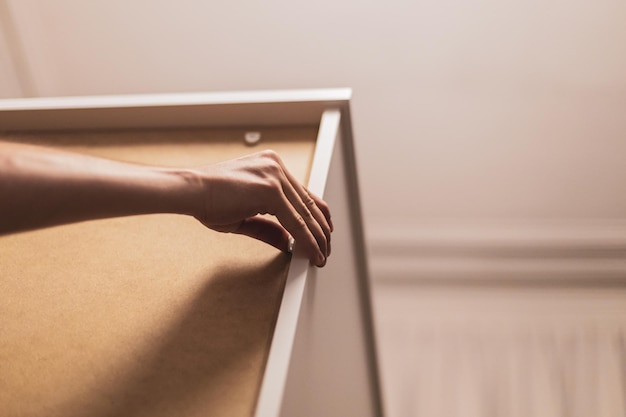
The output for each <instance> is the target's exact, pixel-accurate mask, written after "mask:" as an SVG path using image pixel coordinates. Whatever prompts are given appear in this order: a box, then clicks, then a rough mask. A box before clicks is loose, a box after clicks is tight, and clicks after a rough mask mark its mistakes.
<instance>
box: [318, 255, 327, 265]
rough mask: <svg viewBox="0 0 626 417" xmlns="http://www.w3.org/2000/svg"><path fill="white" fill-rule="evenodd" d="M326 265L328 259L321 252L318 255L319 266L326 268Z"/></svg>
mask: <svg viewBox="0 0 626 417" xmlns="http://www.w3.org/2000/svg"><path fill="white" fill-rule="evenodd" d="M325 263H326V257H325V256H324V255H322V253H321V252H320V253H319V254H318V255H317V266H324V264H325Z"/></svg>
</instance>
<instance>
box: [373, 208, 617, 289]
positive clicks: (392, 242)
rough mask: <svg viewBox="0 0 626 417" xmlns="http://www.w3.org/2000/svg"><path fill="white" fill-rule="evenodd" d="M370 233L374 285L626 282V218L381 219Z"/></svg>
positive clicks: (610, 283) (606, 283)
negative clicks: (535, 219)
mask: <svg viewBox="0 0 626 417" xmlns="http://www.w3.org/2000/svg"><path fill="white" fill-rule="evenodd" d="M366 232H367V241H368V245H369V260H370V272H371V276H372V279H373V281H374V283H375V284H384V283H387V284H391V283H427V282H431V283H433V282H434V283H451V282H454V283H458V282H467V283H481V282H487V283H493V282H501V283H509V284H513V283H535V284H548V283H549V284H559V283H560V284H567V285H569V284H574V283H576V284H584V285H626V219H616V220H558V221H554V220H551V221H547V220H546V221H519V220H515V221H480V222H476V221H472V222H468V221H436V222H429V223H417V222H411V221H408V222H402V223H401V222H398V221H389V222H385V221H380V222H374V223H371V224H369V227H367V229H366Z"/></svg>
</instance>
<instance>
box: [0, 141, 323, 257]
mask: <svg viewBox="0 0 626 417" xmlns="http://www.w3.org/2000/svg"><path fill="white" fill-rule="evenodd" d="M150 213H177V214H185V215H190V216H194V217H196V218H197V219H198V220H200V221H201V222H202V223H203V224H205V225H206V226H207V227H210V228H212V229H215V230H218V231H222V232H232V233H241V234H245V235H248V236H251V237H254V238H256V239H260V240H263V241H265V242H267V243H269V244H271V245H273V246H275V247H277V248H279V249H281V250H286V248H287V246H288V238H289V234H291V235H292V236H293V237H294V238H295V239H296V240H297V241H298V242H299V245H301V246H302V247H303V249H304V251H305V252H306V253H307V255H308V256H309V258H310V259H311V262H312V263H314V264H315V265H318V266H323V265H324V264H325V263H326V258H327V257H328V255H329V254H330V232H331V229H332V224H331V221H330V211H329V209H328V206H327V205H326V203H325V202H324V201H322V200H321V199H319V198H317V197H315V196H313V195H311V194H310V193H309V192H308V191H307V190H306V188H305V187H304V186H302V185H301V184H299V183H298V182H297V181H296V180H295V179H294V178H293V176H292V175H291V174H290V173H289V172H288V171H287V169H286V168H285V167H284V164H283V163H282V161H281V160H280V158H279V157H278V155H276V154H275V153H274V152H271V151H265V152H261V153H257V154H254V155H250V156H247V157H243V158H239V159H236V160H232V161H227V162H224V163H221V164H216V165H209V166H205V167H199V168H194V169H171V168H163V167H155V166H144V165H136V164H129V163H124V162H117V161H111V160H107V159H102V158H97V157H90V156H85V155H80V154H74V153H68V152H60V151H56V150H52V149H48V148H42V147H36V146H29V145H21V144H13V143H2V142H0V234H6V233H12V232H18V231H23V230H30V229H36V228H42V227H48V226H54V225H60V224H65V223H72V222H78V221H83V220H92V219H101V218H108V217H118V216H129V215H136V214H150ZM264 213H269V214H274V215H275V216H276V217H277V218H278V220H279V221H280V223H281V224H282V226H281V225H279V224H277V223H275V222H272V221H270V220H266V219H264V218H261V217H258V216H256V215H257V214H264Z"/></svg>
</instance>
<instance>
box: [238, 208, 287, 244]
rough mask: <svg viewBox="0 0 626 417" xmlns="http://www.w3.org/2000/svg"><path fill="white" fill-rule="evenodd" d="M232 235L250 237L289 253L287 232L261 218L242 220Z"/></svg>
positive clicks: (274, 223) (276, 224) (270, 221)
mask: <svg viewBox="0 0 626 417" xmlns="http://www.w3.org/2000/svg"><path fill="white" fill-rule="evenodd" d="M232 233H238V234H241V235H246V236H250V237H252V238H255V239H258V240H260V241H262V242H265V243H267V244H270V245H272V246H274V247H275V248H277V249H279V250H281V251H283V252H289V237H290V235H289V233H288V232H287V230H285V228H283V227H282V226H281V225H280V224H278V223H276V222H274V221H272V220H269V219H265V218H263V217H258V216H256V217H250V218H247V219H245V220H243V221H242V222H241V223H240V224H239V227H237V228H236V229H235V230H233V231H232Z"/></svg>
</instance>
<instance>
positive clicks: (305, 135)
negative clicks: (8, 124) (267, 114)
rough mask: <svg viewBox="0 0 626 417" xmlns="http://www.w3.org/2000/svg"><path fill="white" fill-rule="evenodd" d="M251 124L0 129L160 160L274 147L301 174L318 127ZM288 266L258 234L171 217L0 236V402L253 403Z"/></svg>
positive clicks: (182, 161)
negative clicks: (257, 136)
mask: <svg viewBox="0 0 626 417" xmlns="http://www.w3.org/2000/svg"><path fill="white" fill-rule="evenodd" d="M259 130H260V131H261V133H262V140H261V143H260V144H259V145H258V146H256V147H248V146H245V145H244V143H243V135H244V130H241V129H224V130H214V129H188V130H184V129H177V130H152V131H148V130H134V131H133V130H129V131H101V132H48V133H41V132H39V133H33V134H24V133H20V134H4V135H2V136H0V139H2V140H14V141H24V142H30V143H40V144H48V145H54V146H56V147H60V148H62V149H68V150H73V151H77V152H84V153H88V154H92V155H100V156H104V157H109V158H113V159H119V160H126V161H133V162H138V163H148V164H160V165H168V166H194V165H200V164H204V163H213V162H217V161H220V160H226V159H230V158H234V157H237V156H241V155H244V154H247V153H251V152H255V151H257V150H260V149H264V148H272V149H274V150H276V151H277V152H279V154H280V155H281V156H282V157H283V159H284V160H285V163H286V165H287V166H288V168H289V169H290V170H291V171H292V172H293V173H294V174H295V175H296V176H297V177H298V178H299V179H300V180H302V181H305V180H306V179H307V176H308V172H309V169H310V164H311V159H312V155H313V150H314V144H315V137H316V134H317V129H316V128H315V127H303V128H263V129H259ZM3 198H6V197H4V196H3ZM288 267H289V256H288V255H285V254H282V253H280V252H279V251H277V250H275V249H274V248H272V247H270V246H268V245H266V244H263V243H261V242H258V241H255V240H252V239H249V238H246V237H242V236H236V235H229V234H221V233H217V232H213V231H211V230H208V229H206V228H204V227H203V226H202V225H201V224H200V223H199V222H197V221H195V220H194V219H192V218H187V217H184V216H176V215H149V216H136V217H126V218H117V219H108V220H98V221H91V222H84V223H79V224H74V225H67V226H61V227H55V228H50V229H45V230H40V231H34V232H27V233H19V234H14V235H10V236H4V237H0V294H2V300H1V301H0V404H2V411H1V412H0V414H2V415H11V416H28V417H35V416H36V417H39V416H64V417H67V416H69V417H71V416H85V415H89V416H102V417H104V416H148V415H149V416H161V415H163V416H165V415H167V416H171V415H177V416H200V415H203V416H204V415H228V416H249V415H251V413H252V412H253V410H254V406H255V403H256V398H257V395H258V390H259V385H260V382H261V378H262V375H263V372H264V366H265V361H266V358H267V354H268V350H269V344H270V341H271V337H272V332H273V327H274V324H275V320H276V315H277V311H278V307H279V303H280V299H281V296H282V290H283V287H284V283H285V278H286V275H287V271H288Z"/></svg>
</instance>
